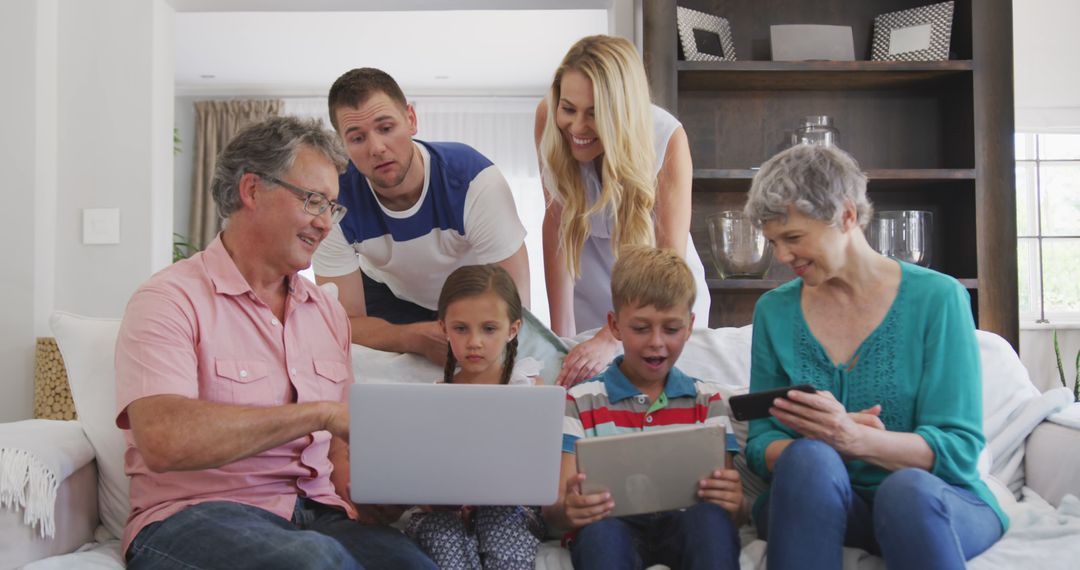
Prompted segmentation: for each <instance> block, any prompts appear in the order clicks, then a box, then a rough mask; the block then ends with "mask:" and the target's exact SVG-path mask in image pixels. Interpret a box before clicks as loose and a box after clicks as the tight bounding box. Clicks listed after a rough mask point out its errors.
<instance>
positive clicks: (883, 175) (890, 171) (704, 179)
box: [694, 168, 975, 192]
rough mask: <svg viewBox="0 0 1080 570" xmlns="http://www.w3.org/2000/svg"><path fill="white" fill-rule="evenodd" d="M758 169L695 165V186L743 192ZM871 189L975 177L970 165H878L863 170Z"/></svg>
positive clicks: (707, 189) (713, 189)
mask: <svg viewBox="0 0 1080 570" xmlns="http://www.w3.org/2000/svg"><path fill="white" fill-rule="evenodd" d="M755 174H757V169H721V168H696V169H694V188H695V189H699V190H704V191H708V192H745V191H747V190H749V189H750V182H751V181H752V180H753V179H754V175H755ZM866 176H867V178H868V187H869V189H871V190H882V189H892V188H896V187H903V186H909V185H910V184H911V183H912V182H952V181H961V180H975V169H973V168H879V169H870V170H867V171H866Z"/></svg>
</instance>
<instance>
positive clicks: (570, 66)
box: [540, 35, 656, 277]
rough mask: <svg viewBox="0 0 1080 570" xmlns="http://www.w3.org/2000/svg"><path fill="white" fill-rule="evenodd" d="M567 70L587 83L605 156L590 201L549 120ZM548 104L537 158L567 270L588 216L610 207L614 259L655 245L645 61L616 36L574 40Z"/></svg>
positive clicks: (575, 259) (577, 261) (575, 267)
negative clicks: (628, 249) (557, 217)
mask: <svg viewBox="0 0 1080 570" xmlns="http://www.w3.org/2000/svg"><path fill="white" fill-rule="evenodd" d="M567 71H578V72H580V73H582V74H583V75H585V77H588V78H589V80H591V81H592V85H593V101H594V114H595V121H596V130H597V133H596V134H597V136H598V137H599V138H600V142H601V144H603V147H604V154H603V163H602V167H601V171H600V174H601V180H602V181H603V182H602V186H601V189H600V196H599V198H598V199H597V201H596V203H595V204H594V205H593V206H592V207H589V206H588V202H587V197H586V193H585V184H584V182H583V181H582V179H581V171H580V166H579V164H578V162H577V161H576V160H575V159H574V157H573V156H572V155H571V154H570V145H569V143H567V141H566V139H565V137H563V136H562V133H561V132H560V131H559V127H558V126H557V125H556V123H555V114H556V112H557V111H558V106H559V98H560V93H561V90H562V78H563V75H564V74H565V73H566V72H567ZM547 110H548V113H547V122H546V124H545V125H544V132H543V135H542V136H541V138H540V156H541V160H542V162H543V171H544V183H545V186H546V187H547V188H548V190H549V191H551V192H554V193H555V197H557V199H558V200H559V202H560V203H561V204H562V221H561V222H560V224H559V242H560V244H561V247H564V248H566V254H567V255H566V262H567V269H568V270H569V271H570V273H571V275H573V276H575V277H577V276H578V275H580V274H581V249H582V247H583V246H584V245H585V238H586V237H587V236H588V234H589V231H590V226H589V216H590V215H592V214H593V213H595V212H598V211H602V210H604V209H605V208H607V207H609V205H610V207H611V209H612V211H614V213H615V216H614V220H612V224H611V228H612V232H611V247H612V252H613V253H614V255H615V256H616V257H618V255H619V249H620V248H621V247H622V246H625V245H650V246H651V245H655V243H656V234H655V231H654V229H653V219H652V212H653V206H654V205H655V203H656V151H655V150H654V148H653V126H652V101H651V99H650V97H649V86H648V83H647V81H646V78H645V66H644V65H643V64H642V63H641V57H640V56H639V55H638V52H637V50H636V49H635V48H634V45H633V44H631V43H630V42H629V41H627V40H625V39H623V38H616V37H611V36H602V35H599V36H588V37H585V38H582V39H580V40H578V42H577V43H575V44H574V45H573V46H572V47H571V48H570V51H568V52H567V53H566V57H564V58H563V60H562V63H561V64H560V65H559V68H558V69H557V70H556V71H555V79H554V81H552V83H551V91H550V93H549V94H548V97H547Z"/></svg>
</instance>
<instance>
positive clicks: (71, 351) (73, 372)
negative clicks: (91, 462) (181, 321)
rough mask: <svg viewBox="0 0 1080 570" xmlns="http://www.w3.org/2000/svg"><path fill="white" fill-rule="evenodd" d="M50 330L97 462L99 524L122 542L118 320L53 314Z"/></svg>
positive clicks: (124, 504) (124, 506) (124, 481)
mask: <svg viewBox="0 0 1080 570" xmlns="http://www.w3.org/2000/svg"><path fill="white" fill-rule="evenodd" d="M49 325H50V326H51V327H52V331H53V335H54V336H55V337H56V343H57V345H58V346H59V347H60V354H61V355H62V356H63V357H64V365H65V366H66V367H67V372H68V382H69V383H70V384H71V396H72V399H74V401H75V411H76V412H77V413H78V414H79V421H80V422H81V423H82V426H83V430H84V431H85V432H86V437H87V439H89V440H90V445H92V446H93V447H94V454H95V455H96V456H97V464H98V510H99V511H100V515H101V524H102V525H104V526H105V528H106V529H107V530H108V531H109V532H110V533H111V534H112V535H113V536H122V535H123V532H124V524H125V523H126V522H127V518H128V511H129V510H130V507H129V503H128V478H127V475H125V474H124V449H125V447H126V443H125V442H124V436H123V433H122V432H121V431H120V429H119V428H117V427H116V421H115V420H116V374H115V370H114V367H113V352H114V349H115V346H116V336H117V334H118V332H119V331H120V320H119V319H96V318H90V317H82V316H79V315H73V314H71V313H65V312H61V311H57V312H56V313H53V315H52V318H51V319H49Z"/></svg>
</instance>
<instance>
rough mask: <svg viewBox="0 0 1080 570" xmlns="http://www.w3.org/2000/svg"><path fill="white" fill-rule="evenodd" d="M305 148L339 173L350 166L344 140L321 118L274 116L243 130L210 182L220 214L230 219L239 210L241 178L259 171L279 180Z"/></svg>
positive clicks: (232, 143) (232, 142) (229, 148)
mask: <svg viewBox="0 0 1080 570" xmlns="http://www.w3.org/2000/svg"><path fill="white" fill-rule="evenodd" d="M302 146H306V147H308V148H310V149H313V150H315V151H316V152H318V153H320V154H322V155H323V156H325V157H326V158H327V159H329V160H330V162H332V163H334V168H336V169H337V171H338V174H341V173H342V172H344V171H345V166H346V165H347V164H348V163H349V158H348V156H346V154H345V149H344V147H343V146H342V144H341V140H340V139H338V136H337V135H336V134H334V133H332V132H330V131H328V130H326V129H324V128H323V126H322V123H321V122H320V121H319V120H318V119H300V118H297V117H271V118H269V119H267V120H265V121H262V122H259V123H255V124H252V125H248V126H247V127H244V129H243V130H241V131H240V132H239V133H237V134H236V136H235V137H233V139H232V140H231V141H229V144H228V145H227V146H226V147H225V150H223V151H222V152H221V154H220V155H219V156H218V160H217V166H216V167H215V168H214V178H213V180H211V181H210V192H211V194H213V196H214V203H215V204H217V211H218V215H219V216H221V218H222V219H227V218H228V217H229V216H231V215H232V214H233V212H235V211H237V210H239V209H240V178H241V177H242V176H244V174H246V173H248V172H258V173H260V174H266V175H267V176H273V177H277V178H280V177H281V176H283V175H284V174H285V172H287V171H288V170H289V169H290V168H292V165H293V163H294V162H295V161H296V155H297V153H299V152H300V148H301V147H302Z"/></svg>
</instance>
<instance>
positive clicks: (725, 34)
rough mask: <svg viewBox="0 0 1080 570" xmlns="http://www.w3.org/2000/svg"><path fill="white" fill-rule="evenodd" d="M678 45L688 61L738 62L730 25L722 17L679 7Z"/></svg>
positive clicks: (677, 11)
mask: <svg viewBox="0 0 1080 570" xmlns="http://www.w3.org/2000/svg"><path fill="white" fill-rule="evenodd" d="M676 21H677V24H678V27H679V45H680V46H681V47H682V51H683V59H685V60H686V61H735V44H734V42H732V40H731V25H730V24H728V21H727V20H726V19H724V18H721V17H720V16H714V15H712V14H706V13H705V12H698V11H697V10H691V9H689V8H683V7H682V6H677V7H676Z"/></svg>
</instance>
